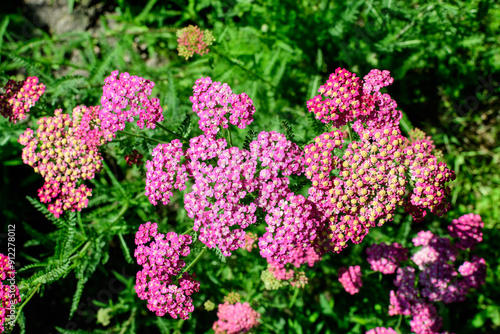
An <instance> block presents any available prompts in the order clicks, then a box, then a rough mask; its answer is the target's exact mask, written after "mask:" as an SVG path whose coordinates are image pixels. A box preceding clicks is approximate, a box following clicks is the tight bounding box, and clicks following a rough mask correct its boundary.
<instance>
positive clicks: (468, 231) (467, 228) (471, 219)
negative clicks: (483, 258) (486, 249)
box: [448, 213, 484, 249]
mask: <svg viewBox="0 0 500 334" xmlns="http://www.w3.org/2000/svg"><path fill="white" fill-rule="evenodd" d="M483 227H484V223H483V221H482V220H481V217H480V216H479V215H475V214H473V213H469V214H467V215H463V216H462V217H460V218H458V219H453V221H452V222H451V224H450V225H449V226H448V231H449V232H450V236H451V237H452V238H458V239H459V241H458V242H457V243H455V246H456V247H458V248H460V249H469V248H472V247H474V246H475V245H476V244H478V243H480V242H481V241H482V240H483V231H482V229H483Z"/></svg>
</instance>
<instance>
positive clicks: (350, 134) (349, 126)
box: [347, 122, 353, 143]
mask: <svg viewBox="0 0 500 334" xmlns="http://www.w3.org/2000/svg"><path fill="white" fill-rule="evenodd" d="M347 131H348V132H349V139H350V140H351V143H352V141H353V140H352V129H351V122H349V123H347Z"/></svg>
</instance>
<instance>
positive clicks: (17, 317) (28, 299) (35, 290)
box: [14, 283, 42, 324]
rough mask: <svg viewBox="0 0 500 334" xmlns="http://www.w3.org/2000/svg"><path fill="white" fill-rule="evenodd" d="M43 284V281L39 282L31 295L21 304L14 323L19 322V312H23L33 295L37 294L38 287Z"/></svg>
mask: <svg viewBox="0 0 500 334" xmlns="http://www.w3.org/2000/svg"><path fill="white" fill-rule="evenodd" d="M41 285H42V283H38V284H37V286H36V288H35V289H34V290H33V292H32V293H31V294H30V295H29V297H28V298H27V299H25V300H24V303H22V304H21V306H20V307H19V308H18V309H17V310H16V313H17V314H18V316H16V321H14V324H15V323H16V322H17V319H19V314H21V311H22V310H23V307H24V305H26V303H28V302H29V301H30V299H31V297H33V296H34V295H35V293H36V292H37V291H38V289H39V288H40V286H41Z"/></svg>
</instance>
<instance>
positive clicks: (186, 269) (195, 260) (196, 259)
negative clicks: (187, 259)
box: [182, 246, 207, 273]
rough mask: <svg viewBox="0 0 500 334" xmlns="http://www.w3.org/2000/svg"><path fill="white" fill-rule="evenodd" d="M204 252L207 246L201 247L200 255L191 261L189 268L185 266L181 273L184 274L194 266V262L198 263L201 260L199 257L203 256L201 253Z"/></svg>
mask: <svg viewBox="0 0 500 334" xmlns="http://www.w3.org/2000/svg"><path fill="white" fill-rule="evenodd" d="M206 250H207V246H205V247H203V249H202V250H201V252H200V254H198V256H197V257H196V258H195V259H194V260H193V262H191V263H190V264H189V266H187V267H186V268H185V269H184V270H183V271H182V272H183V273H185V272H186V271H188V270H189V269H191V268H192V267H193V266H194V265H195V264H196V262H198V261H199V260H200V259H201V256H202V255H203V253H205V251H206Z"/></svg>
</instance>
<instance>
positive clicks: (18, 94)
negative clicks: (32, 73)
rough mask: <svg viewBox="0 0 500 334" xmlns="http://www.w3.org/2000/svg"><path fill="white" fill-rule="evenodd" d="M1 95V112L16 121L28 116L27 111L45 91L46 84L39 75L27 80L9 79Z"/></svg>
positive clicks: (10, 119)
mask: <svg viewBox="0 0 500 334" xmlns="http://www.w3.org/2000/svg"><path fill="white" fill-rule="evenodd" d="M3 90H4V91H5V93H3V94H1V95H0V114H1V115H2V116H4V117H6V118H8V119H9V121H11V122H12V123H16V122H17V121H20V120H22V119H25V118H26V113H27V112H28V111H29V110H30V108H31V107H33V106H34V105H35V103H36V102H37V101H38V99H39V98H40V96H42V94H43V93H44V92H45V85H44V84H42V83H39V82H38V78H37V77H28V78H27V79H26V80H25V81H14V80H9V81H8V82H7V84H6V85H5V86H4V87H3Z"/></svg>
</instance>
